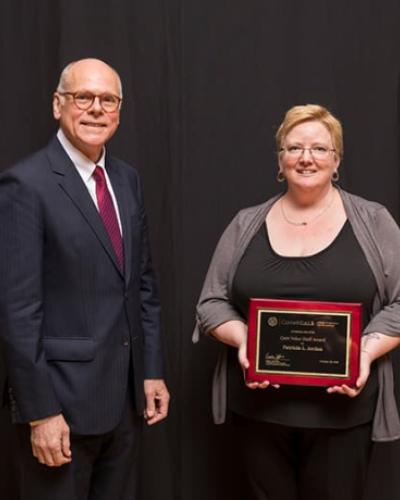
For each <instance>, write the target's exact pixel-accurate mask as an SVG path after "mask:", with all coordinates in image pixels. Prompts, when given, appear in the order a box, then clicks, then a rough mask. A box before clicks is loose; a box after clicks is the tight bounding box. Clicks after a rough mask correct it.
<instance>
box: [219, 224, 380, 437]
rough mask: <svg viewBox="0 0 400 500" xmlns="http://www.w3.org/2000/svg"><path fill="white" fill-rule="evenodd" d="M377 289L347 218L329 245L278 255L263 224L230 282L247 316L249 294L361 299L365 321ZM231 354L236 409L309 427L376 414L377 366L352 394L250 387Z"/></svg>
mask: <svg viewBox="0 0 400 500" xmlns="http://www.w3.org/2000/svg"><path fill="white" fill-rule="evenodd" d="M375 293H376V282H375V279H374V276H373V274H372V271H371V269H370V267H369V265H368V263H367V261H366V259H365V256H364V254H363V252H362V250H361V247H360V246H359V244H358V241H357V240H356V237H355V235H354V233H353V230H352V228H351V226H350V223H349V222H348V221H347V222H346V223H345V224H344V226H343V227H342V229H341V231H340V232H339V234H338V236H337V237H336V238H335V240H334V241H333V242H332V243H331V244H330V245H329V246H328V247H326V248H325V249H323V250H322V251H320V252H318V253H316V254H314V255H311V256H307V257H284V256H281V255H278V254H277V253H276V252H274V250H273V249H272V247H271V244H270V242H269V238H268V232H267V229H266V226H265V224H263V225H262V226H261V228H260V230H259V231H258V232H257V234H256V235H255V236H254V238H253V239H252V241H251V242H250V244H249V246H248V247H247V249H246V251H245V253H244V255H243V257H242V259H241V262H240V263H239V266H238V268H237V270H236V274H235V276H234V280H233V285H232V301H233V304H234V306H235V308H236V309H237V310H238V311H239V312H240V313H241V314H242V316H243V318H246V317H247V310H248V302H249V298H250V297H265V298H280V299H297V300H301V299H303V300H320V301H321V300H322V301H336V302H361V303H362V304H363V326H364V327H365V326H366V324H367V323H368V322H369V319H370V316H371V307H372V301H373V297H374V295H375ZM228 360H229V361H228V408H229V409H230V410H231V411H233V412H235V413H238V414H240V415H243V416H246V417H249V418H253V419H257V420H261V421H266V422H273V423H278V424H283V425H290V426H294V427H308V428H348V427H353V426H355V425H360V424H363V423H366V422H369V421H371V420H372V418H373V413H374V408H375V401H376V396H377V376H376V370H375V368H374V367H373V368H372V370H371V375H370V377H369V380H368V382H367V385H366V386H365V387H364V389H363V391H362V392H361V393H360V394H359V395H358V396H357V397H356V398H349V397H348V396H344V395H341V394H327V393H326V389H325V388H321V387H303V386H290V385H285V386H281V387H280V389H274V388H273V387H269V388H267V389H265V390H251V389H248V388H247V387H246V386H245V384H244V382H243V373H242V370H241V368H240V366H239V364H238V361H237V350H236V349H233V348H230V349H229V355H228Z"/></svg>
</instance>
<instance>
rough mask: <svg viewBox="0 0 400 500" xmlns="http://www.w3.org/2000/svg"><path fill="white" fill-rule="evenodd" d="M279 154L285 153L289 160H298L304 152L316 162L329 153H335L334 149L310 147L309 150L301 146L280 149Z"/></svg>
mask: <svg viewBox="0 0 400 500" xmlns="http://www.w3.org/2000/svg"><path fill="white" fill-rule="evenodd" d="M279 151H280V152H285V153H286V154H287V155H288V156H290V157H291V158H300V157H301V156H303V154H304V151H309V152H310V154H311V156H312V157H313V158H317V159H318V160H323V159H325V158H326V157H327V156H328V155H329V153H332V152H334V151H335V149H331V148H327V147H326V146H312V147H311V148H303V147H302V146H289V147H287V148H281V149H280V150H279Z"/></svg>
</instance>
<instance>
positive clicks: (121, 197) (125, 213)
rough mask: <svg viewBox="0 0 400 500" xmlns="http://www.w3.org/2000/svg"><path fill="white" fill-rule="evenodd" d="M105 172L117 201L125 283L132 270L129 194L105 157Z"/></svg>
mask: <svg viewBox="0 0 400 500" xmlns="http://www.w3.org/2000/svg"><path fill="white" fill-rule="evenodd" d="M106 168H107V173H108V175H109V177H110V181H111V184H112V187H113V190H114V194H115V198H116V199H117V203H118V210H119V216H120V219H121V226H122V238H123V244H124V277H125V283H126V284H128V283H129V279H130V275H131V272H132V262H131V260H132V259H131V255H132V234H131V231H132V228H131V222H130V215H129V214H130V210H129V208H130V207H129V196H128V193H127V189H128V187H127V185H126V184H125V183H124V181H123V178H122V176H121V174H120V171H119V169H118V168H116V166H115V164H114V163H113V162H112V161H108V159H107V157H106Z"/></svg>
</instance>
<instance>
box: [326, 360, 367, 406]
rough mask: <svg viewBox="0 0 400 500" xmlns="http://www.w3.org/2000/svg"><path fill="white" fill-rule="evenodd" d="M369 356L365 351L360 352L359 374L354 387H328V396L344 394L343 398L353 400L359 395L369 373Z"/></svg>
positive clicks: (344, 385)
mask: <svg viewBox="0 0 400 500" xmlns="http://www.w3.org/2000/svg"><path fill="white" fill-rule="evenodd" d="M371 363H372V360H371V356H370V354H369V353H368V352H366V351H361V355H360V374H359V376H358V379H357V381H356V385H355V387H349V386H348V385H346V384H343V385H335V386H333V387H328V389H327V390H326V392H328V393H329V394H334V393H338V394H344V395H345V396H349V397H350V398H355V397H356V396H358V395H359V394H360V392H361V391H362V390H363V389H364V386H365V384H366V383H367V380H368V377H369V374H370V371H371Z"/></svg>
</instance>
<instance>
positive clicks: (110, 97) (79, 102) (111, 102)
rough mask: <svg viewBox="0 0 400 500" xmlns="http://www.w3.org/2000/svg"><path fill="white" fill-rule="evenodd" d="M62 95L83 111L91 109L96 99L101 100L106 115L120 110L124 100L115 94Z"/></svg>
mask: <svg viewBox="0 0 400 500" xmlns="http://www.w3.org/2000/svg"><path fill="white" fill-rule="evenodd" d="M58 94H60V95H69V96H71V97H72V100H73V101H74V104H75V106H76V107H77V108H79V109H81V110H82V111H86V110H87V109H89V108H90V107H91V106H92V105H93V103H94V100H95V99H96V97H98V99H99V103H100V106H101V107H102V109H103V111H105V112H106V113H114V111H117V109H118V108H119V106H120V104H121V101H122V98H121V97H118V96H117V95H114V94H107V93H105V94H92V93H91V92H58Z"/></svg>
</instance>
